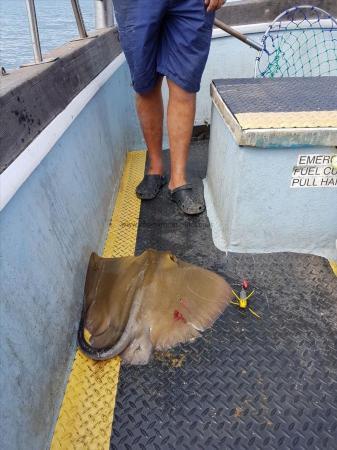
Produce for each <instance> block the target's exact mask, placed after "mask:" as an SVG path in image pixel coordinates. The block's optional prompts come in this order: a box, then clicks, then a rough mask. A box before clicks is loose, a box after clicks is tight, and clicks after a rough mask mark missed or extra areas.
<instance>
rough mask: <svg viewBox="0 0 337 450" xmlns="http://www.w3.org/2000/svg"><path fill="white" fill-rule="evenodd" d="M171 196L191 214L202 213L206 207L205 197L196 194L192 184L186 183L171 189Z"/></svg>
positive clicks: (181, 207) (180, 206) (184, 210)
mask: <svg viewBox="0 0 337 450" xmlns="http://www.w3.org/2000/svg"><path fill="white" fill-rule="evenodd" d="M169 197H170V199H171V200H172V201H173V202H175V203H176V204H177V205H178V206H179V208H180V209H181V210H182V211H183V212H184V213H185V214H188V215H191V216H192V215H196V214H201V213H202V212H204V211H205V209H206V207H205V202H204V199H203V198H197V197H196V196H195V195H194V193H193V188H192V185H191V184H184V185H183V186H179V187H177V188H176V189H173V190H172V191H170V190H169Z"/></svg>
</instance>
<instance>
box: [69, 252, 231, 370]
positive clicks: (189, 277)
mask: <svg viewBox="0 0 337 450" xmlns="http://www.w3.org/2000/svg"><path fill="white" fill-rule="evenodd" d="M231 298H232V288H231V287H230V286H229V284H228V283H227V282H226V281H225V280H224V279H223V278H222V277H221V276H219V275H218V274H216V273H214V272H211V271H210V270H206V269H203V268H200V267H198V266H195V265H193V264H189V263H187V262H184V261H182V260H180V259H178V258H177V257H176V256H174V255H173V254H172V253H170V252H162V251H156V250H146V251H144V252H143V253H142V254H141V255H139V256H127V257H122V258H103V257H100V256H98V255H97V254H96V253H93V254H92V255H91V257H90V261H89V266H88V271H87V276H86V282H85V289H84V306H83V311H82V318H81V323H80V327H79V332H78V342H79V346H80V348H81V350H82V351H83V352H84V353H85V354H86V355H87V356H89V357H90V358H92V359H95V360H106V359H110V358H113V357H114V356H116V355H120V356H121V358H122V360H124V361H126V362H127V363H130V364H146V363H148V362H149V360H150V358H151V355H152V353H153V351H154V350H167V349H169V348H172V347H174V346H175V345H177V344H179V343H183V342H189V341H193V340H194V339H196V338H197V337H199V336H200V333H201V332H202V331H204V330H205V329H207V328H209V327H211V326H212V325H213V323H214V321H215V320H216V319H217V318H218V317H219V315H220V314H221V313H222V312H223V311H224V309H225V308H226V306H227V305H228V304H229V302H230V300H231Z"/></svg>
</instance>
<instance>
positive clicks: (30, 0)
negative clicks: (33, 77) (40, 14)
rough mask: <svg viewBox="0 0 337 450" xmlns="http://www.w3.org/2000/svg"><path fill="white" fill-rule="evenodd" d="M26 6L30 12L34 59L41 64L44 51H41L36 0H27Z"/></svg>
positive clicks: (29, 19)
mask: <svg viewBox="0 0 337 450" xmlns="http://www.w3.org/2000/svg"><path fill="white" fill-rule="evenodd" d="M26 7H27V13H28V21H29V28H30V34H31V38H32V44H33V52H34V60H35V63H36V64H40V63H41V62H42V53H41V44H40V36H39V29H38V26H37V20H36V10H35V4H34V0H26Z"/></svg>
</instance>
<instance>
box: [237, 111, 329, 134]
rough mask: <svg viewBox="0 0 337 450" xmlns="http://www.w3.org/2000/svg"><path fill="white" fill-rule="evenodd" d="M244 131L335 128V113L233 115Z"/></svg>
mask: <svg viewBox="0 0 337 450" xmlns="http://www.w3.org/2000/svg"><path fill="white" fill-rule="evenodd" d="M235 117H236V120H237V121H238V122H239V124H240V126H241V128H242V129H244V130H251V129H268V128H337V111H298V112H294V111H293V112H256V113H238V114H235Z"/></svg>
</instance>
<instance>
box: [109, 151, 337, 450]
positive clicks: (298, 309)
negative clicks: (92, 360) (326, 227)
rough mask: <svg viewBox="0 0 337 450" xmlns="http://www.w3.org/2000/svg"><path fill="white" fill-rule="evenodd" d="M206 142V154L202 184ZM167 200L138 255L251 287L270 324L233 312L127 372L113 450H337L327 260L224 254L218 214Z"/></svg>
mask: <svg viewBox="0 0 337 450" xmlns="http://www.w3.org/2000/svg"><path fill="white" fill-rule="evenodd" d="M206 164H207V153H206V144H205V143H197V144H194V146H193V150H192V154H191V166H190V175H191V178H192V179H196V178H197V177H203V176H204V174H205V168H206ZM166 195H167V193H166V192H165V191H164V192H162V193H161V195H160V197H159V198H157V199H156V200H154V201H152V202H148V203H145V202H143V204H142V207H141V216H140V224H139V231H138V239H137V253H140V252H141V251H143V250H144V249H146V248H148V247H152V248H156V249H161V250H167V249H170V250H172V251H173V252H174V253H176V254H177V255H178V256H179V257H181V258H184V259H186V260H188V261H190V262H193V263H196V264H200V265H202V266H205V267H207V268H210V269H213V270H216V271H217V272H218V273H220V274H222V275H224V276H225V277H226V278H227V279H228V280H229V281H230V282H231V283H232V284H233V286H234V287H237V286H238V284H239V282H240V279H242V278H243V277H247V278H249V279H250V281H251V283H252V284H253V286H254V287H255V288H256V295H255V300H254V308H255V310H256V311H257V312H258V313H260V314H261V316H262V319H261V320H257V319H255V318H254V317H253V316H252V315H250V314H248V315H245V314H242V313H240V311H239V310H237V309H235V307H229V308H228V309H227V310H226V311H225V313H224V314H223V316H222V317H221V318H220V319H219V320H218V321H217V322H216V324H215V326H214V328H213V329H211V330H209V331H207V332H206V333H204V335H203V337H202V338H201V339H199V340H197V341H196V342H194V343H192V344H188V345H183V346H180V347H179V348H177V349H175V350H174V351H170V352H166V353H160V354H156V355H155V358H154V360H153V361H152V362H151V363H150V364H149V365H147V366H145V367H127V366H123V367H122V369H121V375H120V381H119V389H118V395H117V404H116V409H115V418H114V423H113V433H112V437H111V449H116V450H117V449H118V450H120V449H161V450H162V449H226V450H227V449H240V450H241V449H248V448H250V449H268V450H269V449H282V450H283V449H292V450H294V449H296V450H297V449H306V450H307V449H329V450H330V449H331V450H335V449H336V448H337V444H336V443H337V348H336V347H337V337H336V336H337V294H336V293H337V278H336V277H335V276H334V274H333V272H332V270H331V268H330V266H329V263H328V262H327V261H325V260H323V259H321V258H318V257H314V256H307V255H297V254H272V255H240V254H229V255H227V256H226V255H225V254H224V253H222V252H220V251H219V250H217V249H216V248H215V247H214V246H213V243H212V239H211V233H210V229H209V223H208V220H207V217H206V215H202V216H200V217H198V218H188V217H184V216H182V215H181V214H180V213H179V211H177V210H176V208H175V206H174V205H173V204H171V203H170V202H169V201H168V200H167V198H166Z"/></svg>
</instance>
